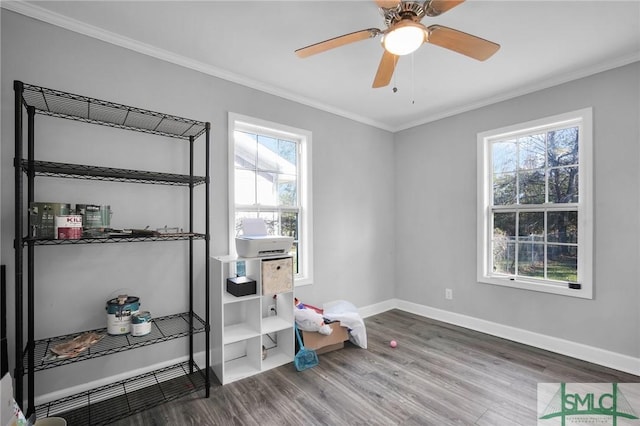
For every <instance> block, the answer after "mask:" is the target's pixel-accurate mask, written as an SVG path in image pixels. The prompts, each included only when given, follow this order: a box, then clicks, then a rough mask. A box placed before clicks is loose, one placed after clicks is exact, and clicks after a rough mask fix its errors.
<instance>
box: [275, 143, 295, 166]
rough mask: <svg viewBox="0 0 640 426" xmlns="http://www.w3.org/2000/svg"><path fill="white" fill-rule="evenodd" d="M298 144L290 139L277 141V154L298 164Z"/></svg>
mask: <svg viewBox="0 0 640 426" xmlns="http://www.w3.org/2000/svg"><path fill="white" fill-rule="evenodd" d="M297 148H298V144H297V143H296V142H291V141H283V140H279V141H278V154H279V155H280V157H282V158H284V159H285V160H287V161H288V162H289V163H291V164H293V165H296V164H298V149H297Z"/></svg>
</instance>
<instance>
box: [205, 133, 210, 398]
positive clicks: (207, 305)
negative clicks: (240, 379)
mask: <svg viewBox="0 0 640 426" xmlns="http://www.w3.org/2000/svg"><path fill="white" fill-rule="evenodd" d="M210 133H211V123H209V122H207V123H205V140H204V143H205V154H204V155H205V160H204V161H205V186H204V187H205V190H204V191H205V195H204V200H205V201H204V205H205V208H204V210H205V212H204V215H205V218H204V220H205V241H204V244H205V247H204V262H205V268H204V276H205V283H204V289H205V290H204V291H205V297H204V300H205V302H204V305H205V307H204V309H205V320H204V322H205V351H204V352H205V358H206V360H205V367H206V368H205V386H206V390H205V398H209V392H210V391H209V388H210V387H211V378H210V372H209V370H210V368H209V364H210V359H209V358H210V356H211V353H210V351H211V348H210V343H211V342H210V337H209V334H210V330H211V318H210V316H211V313H210V312H209V308H210V303H211V302H210V300H209V297H210V289H209V287H210V281H209V279H210V274H211V271H210V269H209V268H210V262H211V258H210V247H209V239H210V232H211V230H210V225H209V161H210V160H209V140H210V139H209V138H210Z"/></svg>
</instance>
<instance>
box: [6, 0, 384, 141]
mask: <svg viewBox="0 0 640 426" xmlns="http://www.w3.org/2000/svg"><path fill="white" fill-rule="evenodd" d="M0 7H2V8H3V9H7V10H10V11H12V12H15V13H19V14H21V15H24V16H27V17H29V18H33V19H36V20H39V21H42V22H46V23H48V24H51V25H55V26H57V27H60V28H64V29H66V30H69V31H73V32H75V33H78V34H82V35H85V36H87V37H91V38H95V39H97V40H100V41H103V42H106V43H110V44H113V45H115V46H119V47H123V48H125V49H128V50H131V51H134V52H137V53H140V54H143V55H147V56H150V57H153V58H156V59H160V60H162V61H165V62H169V63H172V64H174V65H179V66H181V67H184V68H188V69H191V70H194V71H198V72H201V73H203V74H207V75H210V76H213V77H216V78H220V79H222V80H226V81H229V82H232V83H236V84H239V85H242V86H245V87H249V88H251V89H256V90H259V91H261V92H265V93H268V94H270V95H274V96H278V97H280V98H283V99H287V100H290V101H293V102H296V103H299V104H302V105H306V106H309V107H312V108H315V109H319V110H322V111H325V112H328V113H331V114H335V115H338V116H341V117H344V118H348V119H349V120H353V121H356V122H359V123H362V124H366V125H369V126H373V127H377V128H379V129H382V130H386V131H389V132H393V128H391V127H390V126H388V125H386V124H384V123H380V122H378V121H375V120H372V119H370V118H367V117H363V116H361V115H358V114H355V113H353V112H349V111H345V110H341V109H339V108H336V107H334V106H331V105H327V104H324V103H321V102H317V101H315V100H312V99H308V98H306V97H303V96H300V95H298V94H296V93H293V92H290V91H287V90H285V89H283V88H281V87H277V86H273V85H268V84H265V83H263V82H260V81H256V80H253V79H250V78H248V77H246V76H243V75H239V74H236V73H232V72H229V71H228V70H225V69H222V68H218V67H214V66H212V65H210V64H207V63H204V62H201V61H197V60H194V59H190V58H187V57H186V56H182V55H179V54H177V53H174V52H171V51H168V50H165V49H161V48H159V47H156V46H153V45H150V44H147V43H143V42H140V41H138V40H134V39H132V38H129V37H125V36H122V35H119V34H116V33H114V32H111V31H107V30H105V29H103V28H99V27H96V26H94V25H89V24H87V23H84V22H82V21H78V20H77V19H73V18H69V17H68V16H64V15H61V14H59V13H55V12H52V11H50V10H48V9H45V8H42V7H40V6H36V5H34V4H31V3H26V2H24V1H22V0H17V1H0Z"/></svg>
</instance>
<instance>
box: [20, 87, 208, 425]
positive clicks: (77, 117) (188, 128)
mask: <svg viewBox="0 0 640 426" xmlns="http://www.w3.org/2000/svg"><path fill="white" fill-rule="evenodd" d="M14 93H15V105H14V106H15V123H14V124H15V159H14V166H15V167H14V168H15V242H14V246H15V271H16V272H15V318H16V324H15V327H16V333H15V334H16V336H15V340H16V348H15V350H16V352H15V354H16V356H15V358H16V369H15V378H16V389H15V399H16V400H17V401H18V403H19V404H22V401H23V400H26V401H27V404H28V406H27V407H26V408H27V409H25V407H21V408H22V409H23V411H24V412H25V413H26V414H27V416H31V415H32V414H34V413H35V414H36V416H37V418H40V417H47V416H54V415H55V416H61V417H64V418H65V419H66V420H67V423H68V424H69V425H71V426H73V425H91V426H93V425H102V424H108V423H111V422H113V421H115V420H118V419H121V418H124V417H127V416H129V415H131V414H133V413H136V412H139V411H142V410H145V409H148V408H151V407H154V406H157V405H158V404H162V403H164V402H167V401H171V400H174V399H177V398H181V397H183V396H185V395H188V394H191V393H194V392H198V391H204V394H205V397H206V398H208V397H209V388H210V383H211V382H210V366H209V358H210V356H209V354H210V342H209V334H210V312H209V293H210V290H209V281H210V277H209V275H210V272H209V259H210V255H209V241H210V224H209V185H210V177H209V162H210V160H209V142H210V124H209V123H207V122H201V121H196V120H191V119H187V118H182V117H177V116H173V115H168V114H163V113H158V112H154V111H150V110H145V109H141V108H135V107H131V106H126V105H122V104H117V103H113V102H108V101H103V100H99V99H95V98H89V97H86V96H81V95H75V94H71V93H66V92H62V91H58V90H53V89H48V88H44V87H40V86H35V85H31V84H26V83H23V82H21V81H14ZM24 110H26V113H27V123H26V127H27V131H26V143H25V141H24V139H25V135H24V133H25V132H24V121H23V111H24ZM36 115H46V116H51V117H57V118H62V119H68V120H74V121H79V122H83V123H90V124H95V125H101V126H108V127H113V128H118V129H123V130H129V131H135V132H143V133H147V134H151V135H157V136H163V137H169V138H173V139H180V140H184V141H187V142H188V143H189V154H190V155H189V156H190V158H189V174H187V175H182V174H173V173H163V172H157V171H144V170H130V169H119V168H113V167H103V166H99V165H83V164H68V163H58V162H51V161H40V160H36V159H35V155H34V151H35V150H34V146H35V141H34V139H35V137H34V133H35V132H34V122H35V117H36ZM203 135H204V136H205V144H204V145H205V147H204V151H205V152H204V163H205V175H204V176H196V175H194V173H193V170H194V142H195V140H196V139H198V138H199V137H201V136H203ZM25 145H26V149H25ZM25 151H26V155H25ZM25 176H26V178H25ZM36 177H54V178H65V179H89V180H99V181H108V182H130V183H137V184H155V185H171V186H181V187H187V188H188V189H189V227H188V229H187V230H186V231H185V232H180V233H175V234H159V233H154V234H151V235H150V234H145V233H141V234H140V233H138V234H136V233H135V232H132V233H131V234H130V235H127V234H126V233H123V234H122V235H106V236H104V237H88V238H81V239H77V240H56V239H39V238H33V237H31V236H30V235H25V234H24V232H25V229H26V230H30V229H32V227H31V222H30V221H31V217H30V216H29V215H27V214H26V211H25V207H24V206H25V205H28V204H30V203H32V202H33V201H34V193H35V178H36ZM198 185H204V186H205V191H204V209H205V212H204V213H205V219H204V222H205V223H204V227H205V232H204V233H197V232H195V231H194V219H193V216H194V215H193V204H194V188H195V187H196V186H198ZM25 189H26V193H27V194H26V198H25V196H24V192H25ZM25 218H26V220H25ZM198 240H203V241H204V242H205V243H204V249H203V250H204V255H205V260H204V263H205V265H204V268H205V271H204V281H205V282H204V293H205V294H204V295H203V296H204V297H205V313H204V315H203V316H199V315H198V314H196V313H195V312H194V303H193V302H194V271H193V259H194V242H195V241H198ZM162 241H188V245H189V249H188V250H189V259H190V267H189V282H188V286H189V308H188V311H187V312H181V313H177V314H171V315H167V316H164V317H159V318H154V319H153V322H152V331H151V333H149V334H148V335H146V336H139V337H133V336H130V335H120V336H109V335H106V329H96V330H90V331H86V332H76V333H72V334H67V335H64V336H56V337H50V338H46V339H41V340H35V338H34V336H35V327H36V325H35V323H34V310H35V303H34V295H35V291H36V286H35V278H34V263H35V255H34V247H36V246H57V245H68V244H103V243H138V242H162ZM25 249H26V251H27V254H26V256H25V254H24V250H25ZM25 260H26V264H25ZM25 272H26V273H25ZM25 278H26V279H25ZM25 281H26V285H25ZM25 290H26V291H25ZM25 293H26V298H25ZM25 301H26V303H25ZM25 305H26V310H25V309H24V308H25ZM25 326H26V327H25ZM25 328H26V336H25ZM92 332H93V333H97V334H100V335H102V334H105V335H106V336H104V337H103V338H102V339H101V340H100V341H99V342H98V343H96V344H95V345H93V346H91V347H90V348H88V349H86V350H85V351H83V352H81V353H80V354H79V355H77V356H75V357H73V358H62V359H56V358H52V357H51V352H50V348H51V347H53V346H55V345H57V344H59V343H63V342H66V341H69V340H72V339H73V338H75V337H77V336H79V335H81V334H84V333H92ZM200 334H204V336H205V361H204V366H203V367H201V366H198V364H197V363H196V362H195V361H194V336H196V335H200ZM185 337H187V338H188V339H189V359H188V360H187V361H184V362H182V363H180V364H176V365H172V366H169V367H165V368H161V369H159V370H156V371H151V372H147V373H145V374H141V375H137V376H135V377H131V378H129V379H127V380H121V381H118V382H116V383H113V384H109V385H105V386H102V387H99V388H97V389H93V390H89V391H86V392H82V393H79V394H76V395H71V396H68V397H66V398H62V399H59V400H56V401H51V402H47V403H45V404H42V405H39V406H35V404H34V402H35V380H34V375H35V373H36V372H39V371H42V370H47V369H51V368H55V367H59V366H62V365H68V364H74V363H77V362H81V361H84V360H88V359H93V358H97V357H102V356H108V355H110V354H113V353H118V352H124V351H129V350H133V349H136V348H140V347H144V346H149V345H153V344H157V343H161V342H166V341H169V340H173V339H178V338H185ZM25 378H26V386H25Z"/></svg>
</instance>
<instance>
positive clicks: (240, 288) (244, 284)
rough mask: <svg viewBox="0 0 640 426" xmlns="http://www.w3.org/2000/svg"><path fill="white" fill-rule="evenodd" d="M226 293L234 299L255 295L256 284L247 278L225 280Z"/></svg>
mask: <svg viewBox="0 0 640 426" xmlns="http://www.w3.org/2000/svg"><path fill="white" fill-rule="evenodd" d="M227 292H228V293H231V294H233V295H234V296H236V297H240V296H248V295H250V294H256V282H255V280H252V279H251V278H247V277H233V278H227Z"/></svg>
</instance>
